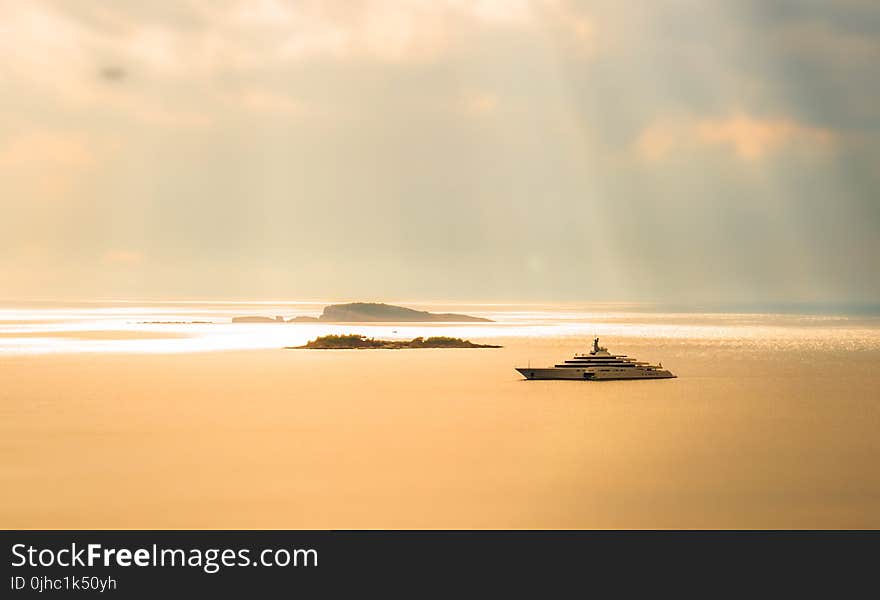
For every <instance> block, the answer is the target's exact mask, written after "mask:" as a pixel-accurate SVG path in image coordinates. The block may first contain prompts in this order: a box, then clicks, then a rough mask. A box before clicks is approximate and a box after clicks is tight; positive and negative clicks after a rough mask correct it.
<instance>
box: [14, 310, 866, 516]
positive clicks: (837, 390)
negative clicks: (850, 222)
mask: <svg viewBox="0 0 880 600" xmlns="http://www.w3.org/2000/svg"><path fill="white" fill-rule="evenodd" d="M0 308H2V310H0V489H2V490H3V494H2V497H0V527H4V528H123V527H124V528H361V527H368V528H411V527H415V528H450V527H455V528H490V527H491V528H497V527H501V528H534V527H548V528H555V527H566V528H582V527H587V528H605V527H614V528H619V527H623V528H667V527H675V528H690V527H736V528H742V527H745V528H751V527H811V528H812V527H820V528H824V527H831V528H838V527H880V508H878V507H880V468H878V466H877V465H878V463H880V436H878V435H877V431H878V425H880V322H878V321H877V320H876V319H871V318H846V317H799V316H780V315H683V314H655V313H649V312H635V311H633V310H631V309H628V308H626V307H624V308H619V307H618V308H617V309H615V308H614V307H535V306H514V305H507V306H467V307H461V306H456V307H452V306H444V307H437V306H425V308H429V309H432V310H441V309H442V310H455V311H465V312H470V313H471V314H482V315H487V316H490V317H492V318H495V319H497V321H498V322H497V323H493V324H485V325H483V324H468V325H428V326H425V325H415V324H410V325H406V326H395V325H376V326H348V327H346V326H339V325H332V326H329V325H293V324H286V325H285V324H282V325H231V324H229V323H228V321H229V318H230V316H232V315H236V314H267V315H270V316H272V315H275V314H283V315H285V316H292V315H294V314H316V313H318V312H320V305H306V304H302V305H292V304H273V305H268V304H259V305H257V304H247V305H230V304H220V303H215V304H207V303H189V304H180V303H176V304H167V303H152V304H139V305H133V304H130V303H129V304H107V305H91V304H89V305H75V306H61V305H57V306H56V305H51V306H48V305H41V306H36V307H34V306H31V307H26V306H25V307H23V306H5V307H0ZM158 320H163V321H171V320H210V321H214V322H213V323H210V324H202V325H176V324H165V325H157V324H144V323H143V322H144V321H158ZM334 331H335V332H338V331H358V332H363V333H366V334H368V335H376V336H377V337H400V338H409V337H415V336H416V335H431V334H439V335H456V336H464V337H468V338H470V339H472V340H474V341H490V342H497V343H500V344H503V345H504V348H502V349H498V350H488V349H486V350H466V349H450V350H430V349H424V350H376V351H300V350H282V349H281V347H282V346H284V345H294V344H297V343H302V342H303V341H305V340H306V339H309V338H313V337H314V336H315V335H320V334H322V333H327V332H334ZM395 331H396V333H395ZM594 334H597V335H600V336H602V343H603V345H607V346H609V347H610V349H611V350H612V351H616V352H620V353H626V354H629V355H632V356H635V357H638V358H639V359H641V360H649V361H652V362H657V361H662V362H663V365H664V367H666V368H669V369H670V370H672V371H673V372H674V373H675V374H677V375H678V376H679V377H678V378H677V379H672V380H655V381H613V382H577V381H574V382H564V381H548V382H540V381H524V380H522V379H521V378H520V376H519V375H518V374H517V373H516V372H515V371H514V370H513V367H514V366H515V365H519V364H525V363H527V362H528V361H531V364H533V365H539V364H552V363H554V362H556V361H558V360H560V359H564V358H568V357H569V355H571V354H573V353H574V352H579V351H584V350H585V349H587V346H588V344H589V342H590V340H591V338H592V336H593V335H594ZM210 350H216V351H210Z"/></svg>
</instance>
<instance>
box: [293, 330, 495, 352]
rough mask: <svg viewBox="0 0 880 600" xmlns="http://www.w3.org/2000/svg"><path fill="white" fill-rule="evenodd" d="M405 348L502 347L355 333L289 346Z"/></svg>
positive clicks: (300, 347) (304, 348)
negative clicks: (387, 338)
mask: <svg viewBox="0 0 880 600" xmlns="http://www.w3.org/2000/svg"><path fill="white" fill-rule="evenodd" d="M404 348H501V346H493V345H491V344H475V343H473V342H472V341H470V340H463V339H461V338H453V337H443V336H435V337H429V338H422V337H417V338H415V339H413V340H410V341H408V342H406V341H398V340H377V339H375V338H368V337H367V336H365V335H358V334H355V333H351V334H346V335H325V336H321V337H318V338H316V339H314V340H312V341H311V342H309V343H308V344H306V345H304V346H287V349H288V350H376V349H380V350H400V349H404Z"/></svg>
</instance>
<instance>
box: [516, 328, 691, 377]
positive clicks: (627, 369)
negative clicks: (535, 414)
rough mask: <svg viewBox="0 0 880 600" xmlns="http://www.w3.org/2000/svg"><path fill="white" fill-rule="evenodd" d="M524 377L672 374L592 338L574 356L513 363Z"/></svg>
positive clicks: (655, 375) (661, 365)
mask: <svg viewBox="0 0 880 600" xmlns="http://www.w3.org/2000/svg"><path fill="white" fill-rule="evenodd" d="M516 370H517V371H519V372H520V373H522V375H523V376H524V377H525V378H526V379H588V380H591V381H595V380H600V379H669V378H670V377H675V375H673V374H672V373H670V372H669V371H667V370H666V369H664V368H663V364H662V363H661V364H659V365H652V364H649V363H646V362H639V361H637V360H635V359H634V358H629V357H628V356H626V355H625V354H611V353H610V352H608V348H603V347H602V346H600V345H599V338H596V339H594V340H593V349H592V350H591V351H590V353H589V354H575V355H574V358H572V359H571V360H567V361H565V362H564V363H562V364H561V365H556V366H553V367H542V368H533V367H516Z"/></svg>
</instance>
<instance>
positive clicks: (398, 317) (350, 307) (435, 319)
mask: <svg viewBox="0 0 880 600" xmlns="http://www.w3.org/2000/svg"><path fill="white" fill-rule="evenodd" d="M232 322H233V323H285V322H286V323H491V322H492V319H484V318H483V317H472V316H470V315H459V314H455V313H431V312H428V311H426V310H415V309H412V308H406V307H404V306H394V305H393V304H384V303H381V302H351V303H348V304H331V305H329V306H325V307H324V312H322V313H321V315H320V316H318V317H308V316H298V317H294V318H292V319H289V320H287V321H285V320H284V317H280V316H278V317H275V318H272V317H259V316H257V317H234V318H233V319H232Z"/></svg>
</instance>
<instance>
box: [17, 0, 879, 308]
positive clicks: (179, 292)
mask: <svg viewBox="0 0 880 600" xmlns="http://www.w3.org/2000/svg"><path fill="white" fill-rule="evenodd" d="M0 55H2V57H3V59H2V61H0V215H2V217H0V298H35V299H36V298H39V299H62V298H71V299H74V298H75V299H88V298H102V299H106V298H252V299H261V298H266V299H268V298H271V299H278V298H291V299H296V298H299V299H310V298H322V299H323V298H348V299H357V300H384V299H393V298H408V299H424V300H429V299H431V300H468V301H565V302H572V301H584V302H589V301H633V302H754V303H760V302H843V303H865V302H876V301H877V299H878V298H880V269H878V267H877V257H878V256H880V198H878V190H880V77H878V65H880V3H877V2H876V1H874V0H839V1H835V2H827V1H816V0H799V1H792V0H780V1H772V0H770V1H768V0H731V1H726V2H721V1H711V0H708V1H707V0H702V1H691V0H687V1H686V0H659V1H656V2H650V3H647V2H635V3H628V2H620V1H619V0H618V1H597V2H570V1H566V0H543V1H534V2H528V1H525V0H507V1H501V0H473V1H465V0H411V1H404V0H388V1H381V0H350V1H327V2H315V1H302V2H287V1H283V0H256V1H240V0H178V1H173V2H172V1H168V2H166V1H158V0H157V1H152V2H142V1H139V0H138V1H135V0H116V1H114V2H106V1H103V0H78V1H76V2H70V1H66V0H57V1H51V0H32V1H29V2H20V1H18V0H0Z"/></svg>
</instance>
